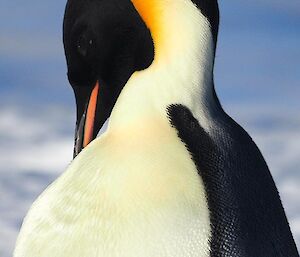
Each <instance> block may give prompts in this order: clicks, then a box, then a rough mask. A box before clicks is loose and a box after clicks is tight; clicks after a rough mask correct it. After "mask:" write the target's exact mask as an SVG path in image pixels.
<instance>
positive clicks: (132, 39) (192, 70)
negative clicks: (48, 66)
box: [14, 0, 299, 257]
mask: <svg viewBox="0 0 300 257" xmlns="http://www.w3.org/2000/svg"><path fill="white" fill-rule="evenodd" d="M218 25H219V10H218V5H217V1H216V0H132V1H129V0H114V1H113V0H69V2H68V4H67V8H66V15H65V22H64V43H65V51H66V56H67V63H68V69H69V71H68V76H69V80H70V83H71V85H72V87H73V89H74V92H75V96H76V100H77V127H76V128H77V129H76V140H75V151H74V154H75V157H76V158H75V159H74V161H73V162H72V164H71V165H70V167H69V168H68V169H67V170H66V172H65V173H64V174H63V175H62V176H61V177H60V178H58V179H57V180H56V181H55V182H54V183H53V184H52V185H51V186H50V187H49V188H48V189H47V190H46V191H45V192H44V193H43V194H42V195H41V196H40V197H39V198H38V199H37V201H36V202H35V203H34V204H33V206H32V208H31V210H30V211H29V213H28V215H27V217H26V219H25V221H24V224H23V227H22V230H21V232H20V236H19V239H18V243H17V246H16V250H15V255H14V256H15V257H38V256H39V257H40V256H42V257H50V256H51V257H60V256H64V257H71V256H72V257H79V256H80V257H82V256H86V257H87V256H88V257H100V256H106V257H137V256H139V257H154V256H160V257H171V256H172V257H179V256H180V257H209V256H210V257H227V256H236V257H297V256H299V254H298V252H297V249H296V246H295V243H294V240H293V237H292V235H291V232H290V229H289V225H288V222H287V219H286V216H285V213H284V210H283V208H282V205H281V202H280V198H279V195H278V192H277V189H276V186H275V184H274V182H273V179H272V177H271V174H270V172H269V170H268V167H267V165H266V163H265V161H264V159H263V157H262V155H261V153H260V151H259V150H258V148H257V147H256V145H255V143H254V142H253V141H252V139H251V138H250V137H249V135H248V134H247V133H246V132H245V131H244V130H243V129H242V128H241V127H240V126H239V125H238V124H236V123H235V122H234V121H233V120H232V119H231V118H230V117H229V116H228V115H227V114H226V113H225V112H224V111H223V109H222V107H221V105H220V103H219V101H218V98H217V96H216V93H215V90H214V83H213V66H214V57H215V48H216V43H217V34H218ZM109 116H110V121H109V125H108V130H107V131H106V132H105V133H104V134H103V135H101V136H100V137H99V138H97V139H95V140H93V139H94V138H95V137H96V135H97V133H98V131H99V129H100V128H101V127H102V125H103V123H104V122H105V120H106V119H107V118H108V117H109ZM91 141H92V142H91ZM82 150H83V151H82ZM81 151H82V152H81Z"/></svg>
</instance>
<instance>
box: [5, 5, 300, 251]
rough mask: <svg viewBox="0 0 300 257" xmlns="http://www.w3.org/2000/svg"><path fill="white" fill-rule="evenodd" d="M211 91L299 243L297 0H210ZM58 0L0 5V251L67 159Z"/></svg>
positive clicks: (67, 97) (68, 122)
mask: <svg viewBox="0 0 300 257" xmlns="http://www.w3.org/2000/svg"><path fill="white" fill-rule="evenodd" d="M219 3H220V9H221V27H220V36H219V45H218V51H217V60H216V69H215V77H216V79H215V80H216V89H217V92H218V95H219V97H220V99H221V102H222V103H223V106H224V108H225V109H226V110H227V111H228V113H229V114H230V115H231V116H233V117H234V118H235V119H236V120H237V121H238V122H239V123H241V124H242V125H243V126H244V127H245V128H246V129H247V131H249V132H250V134H251V135H252V136H253V138H254V139H255V141H256V142H257V144H258V145H259V147H260V148H261V150H262V152H263V153H264V155H265V157H266V159H267V162H268V163H269V166H270V168H271V170H272V173H273V175H274V177H275V180H276V182H277V184H278V186H279V190H280V193H281V195H282V199H283V202H284V205H285V207H286V210H287V212H288V215H289V218H290V221H291V224H292V228H293V230H294V232H295V237H296V239H297V242H298V243H299V244H300V203H299V200H298V199H299V198H300V190H299V189H298V185H299V184H300V172H299V167H300V160H299V159H300V158H299V156H300V115H299V110H300V101H299V99H300V47H299V45H300V2H299V0H290V1H284V0H264V1H260V0H252V1H240V0H231V1H224V0H220V1H219ZM64 6H65V1H58V0H52V1H47V3H46V2H45V1H38V0H27V1H24V0H22V1H21V0H16V1H9V0H2V1H1V2H0V142H1V145H2V147H1V149H0V256H4V257H8V256H11V252H12V249H13V245H14V241H15V237H16V234H17V231H18V229H19V225H20V223H21V220H22V217H23V216H24V215H25V213H26V210H27V209H28V208H29V206H30V204H31V203H32V201H33V199H34V198H35V197H36V196H37V195H38V194H39V193H40V192H41V191H42V190H43V189H44V188H45V186H46V185H47V184H48V183H49V182H51V181H52V180H53V179H54V178H55V177H57V176H58V175H59V174H60V173H61V172H62V171H63V170H64V168H65V167H66V165H67V164H68V162H69V161H70V159H71V155H72V144H73V131H74V115H75V106H74V99H73V94H72V90H71V88H70V87H69V85H68V82H67V79H66V65H65V60H64V53H63V46H62V39H61V38H62V31H61V30H62V18H63V13H64Z"/></svg>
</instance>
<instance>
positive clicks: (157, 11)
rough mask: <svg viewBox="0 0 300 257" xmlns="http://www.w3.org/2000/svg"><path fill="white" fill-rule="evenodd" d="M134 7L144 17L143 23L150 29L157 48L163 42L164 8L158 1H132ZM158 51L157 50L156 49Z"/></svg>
mask: <svg viewBox="0 0 300 257" xmlns="http://www.w3.org/2000/svg"><path fill="white" fill-rule="evenodd" d="M131 1H132V3H133V5H134V7H135V8H136V10H137V11H138V13H139V14H140V16H141V17H142V19H143V21H144V22H145V23H146V25H147V27H148V28H149V30H150V32H151V35H152V38H153V41H154V45H155V47H157V46H158V44H159V43H160V41H161V36H162V33H161V29H162V25H161V21H162V19H161V18H162V15H163V8H161V5H160V4H159V1H157V0H131ZM156 50H157V49H156Z"/></svg>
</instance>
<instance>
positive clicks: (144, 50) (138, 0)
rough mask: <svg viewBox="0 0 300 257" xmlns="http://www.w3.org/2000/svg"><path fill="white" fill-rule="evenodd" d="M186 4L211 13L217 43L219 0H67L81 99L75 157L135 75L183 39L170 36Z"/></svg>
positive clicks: (67, 32) (69, 52)
mask: <svg viewBox="0 0 300 257" xmlns="http://www.w3.org/2000/svg"><path fill="white" fill-rule="evenodd" d="M176 4H179V5H178V6H176ZM185 5H189V8H191V9H196V8H198V10H200V12H201V13H202V15H203V17H206V20H207V21H208V26H209V27H210V28H211V32H212V35H213V38H214V43H215V45H216V40H217V32H218V30H217V28H218V18H219V15H218V5H217V0H68V3H67V6H66V11H65V18H64V33H63V40H64V48H65V55H66V60H67V66H68V79H69V82H70V84H71V86H72V88H73V91H74V94H75V98H76V105H77V122H76V135H75V147H74V157H75V156H76V155H78V154H79V153H80V151H81V150H82V149H83V148H84V147H86V146H87V145H88V144H89V143H90V142H91V141H92V140H93V139H94V138H95V137H96V136H97V134H98V132H99V130H100V129H101V127H102V126H103V124H104V123H105V121H106V120H107V118H108V117H109V116H110V114H111V111H112V109H113V107H114V105H115V103H116V101H117V99H118V96H119V94H120V93H121V91H122V89H123V87H124V86H125V84H126V83H127V81H128V80H129V78H130V77H131V75H132V74H133V73H134V72H136V71H141V70H144V69H147V68H148V67H149V66H150V65H151V64H152V63H153V62H154V59H159V55H161V54H160V53H161V52H164V51H168V48H172V44H174V45H176V44H178V42H175V41H177V40H176V39H175V40H173V41H172V37H171V38H170V40H169V38H168V36H172V33H173V34H176V31H175V30H176V27H177V26H178V25H180V22H181V21H180V20H172V16H171V12H172V11H174V10H176V11H179V12H181V10H180V8H181V6H185ZM169 7H170V8H169ZM168 15H169V16H168ZM184 15H185V20H187V21H188V20H189V19H192V17H188V15H189V14H188V12H186V14H184ZM167 16H168V17H167ZM169 23H172V26H173V28H174V29H173V32H170V31H167V30H168V29H166V28H167V26H165V24H169ZM185 23H186V21H185ZM186 24H188V22H187V23H186ZM164 28H165V30H164ZM168 40H169V42H168ZM162 45H164V47H162Z"/></svg>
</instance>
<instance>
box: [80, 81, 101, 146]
mask: <svg viewBox="0 0 300 257" xmlns="http://www.w3.org/2000/svg"><path fill="white" fill-rule="evenodd" d="M98 94H99V81H97V83H96V85H95V87H94V89H93V91H92V94H91V97H90V101H89V105H88V109H87V114H86V120H85V126H84V139H83V147H86V146H87V145H88V144H89V143H90V142H91V141H92V140H93V133H94V124H95V115H96V107H97V99H98Z"/></svg>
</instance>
